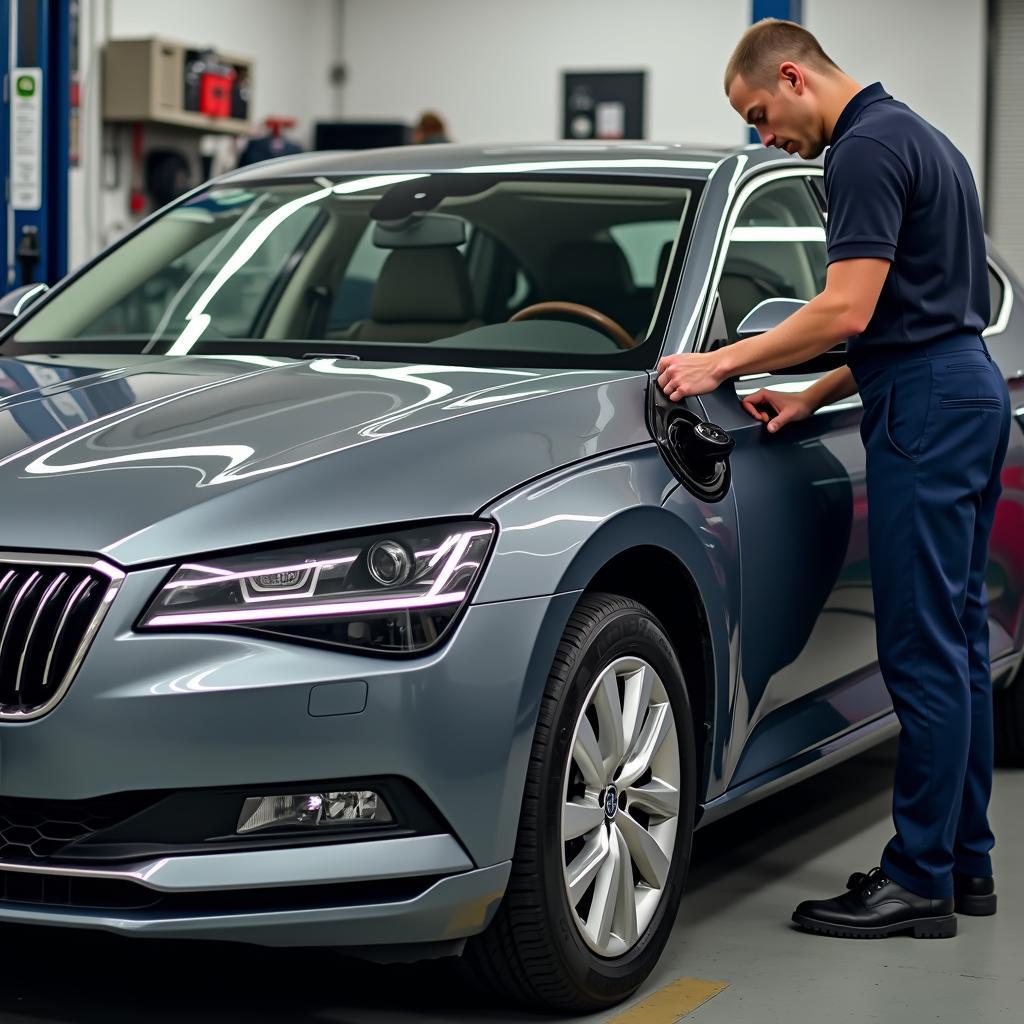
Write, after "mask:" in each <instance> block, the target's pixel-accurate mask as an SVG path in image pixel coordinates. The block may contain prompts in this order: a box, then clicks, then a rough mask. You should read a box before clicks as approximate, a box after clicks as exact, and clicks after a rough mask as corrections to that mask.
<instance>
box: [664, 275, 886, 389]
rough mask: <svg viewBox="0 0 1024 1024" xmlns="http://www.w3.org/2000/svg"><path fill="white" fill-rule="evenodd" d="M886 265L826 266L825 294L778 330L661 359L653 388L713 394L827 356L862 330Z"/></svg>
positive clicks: (883, 281) (874, 302) (874, 303)
mask: <svg viewBox="0 0 1024 1024" xmlns="http://www.w3.org/2000/svg"><path fill="white" fill-rule="evenodd" d="M890 266H891V264H890V262H889V260H886V259H874V258H871V259H845V260H840V261H837V262H835V263H832V264H830V265H829V268H828V276H827V278H826V282H825V290H824V291H823V292H822V293H821V294H820V295H818V296H816V297H815V298H813V299H811V301H810V302H808V303H807V305H806V306H803V307H802V308H801V309H799V310H797V311H796V312H795V313H794V314H793V315H792V316H791V317H788V318H787V319H786V320H785V321H784V322H783V323H781V324H779V326H778V327H774V328H772V330H770V331H766V332H765V333H764V334H762V335H759V336H758V337H756V338H746V339H744V340H743V341H737V342H734V343H733V344H732V345H727V346H726V347H725V348H721V349H717V350H716V351H714V352H698V353H686V354H683V355H676V356H665V357H664V358H663V359H662V360H661V362H660V363H659V364H658V369H659V371H660V373H659V375H658V384H659V385H660V387H661V388H662V390H663V391H664V392H665V394H666V395H668V397H669V399H671V400H672V401H673V402H675V401H678V400H679V399H680V398H685V397H687V396H688V395H703V394H706V393H707V392H708V391H714V390H715V388H717V387H718V386H719V385H720V384H721V383H722V381H724V380H726V379H727V378H729V377H738V376H741V375H743V374H747V373H763V372H766V371H771V370H779V369H782V368H783V367H786V366H794V365H796V364H797V363H802V362H804V361H805V360H808V359H812V358H813V357H814V356H817V355H820V354H821V353H822V352H827V351H828V350H829V349H830V348H833V347H834V346H835V345H838V344H839V343H840V342H841V341H845V340H846V339H847V338H850V337H852V336H853V335H856V334H860V333H861V332H862V331H863V330H864V328H865V327H867V325H868V322H869V321H870V320H871V317H872V315H873V314H874V311H875V305H876V304H877V302H878V296H879V294H880V293H881V291H882V285H883V284H884V283H885V278H886V275H887V274H888V273H889V267H890ZM824 380H828V377H826V378H824ZM851 381H852V376H851ZM822 383H824V381H820V382H819V384H822ZM855 390H856V387H854V388H853V390H852V391H850V392H849V394H853V391H855ZM822 404H824V403H822Z"/></svg>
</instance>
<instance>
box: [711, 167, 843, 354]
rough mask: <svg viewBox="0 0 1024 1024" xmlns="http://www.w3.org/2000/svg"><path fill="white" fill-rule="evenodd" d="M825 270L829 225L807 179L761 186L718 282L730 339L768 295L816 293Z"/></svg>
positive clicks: (741, 219) (744, 212)
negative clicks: (823, 220) (825, 227)
mask: <svg viewBox="0 0 1024 1024" xmlns="http://www.w3.org/2000/svg"><path fill="white" fill-rule="evenodd" d="M825 272H826V254H825V229H824V226H823V224H822V220H821V215H820V213H819V211H818V207H817V203H816V201H815V199H814V198H813V196H812V194H811V192H810V191H809V190H808V187H807V182H806V180H805V179H804V178H802V177H789V178H782V179H779V180H777V181H773V182H770V183H769V184H767V185H764V186H762V187H761V188H759V189H757V191H756V192H754V193H753V194H752V195H751V196H750V197H749V198H748V199H747V200H746V202H745V203H744V204H743V207H742V209H741V210H740V212H739V216H738V218H737V220H736V224H735V226H734V227H733V229H732V232H731V233H730V236H729V242H728V248H727V250H726V256H725V263H724V264H723V267H722V276H721V279H720V280H719V285H718V295H719V298H720V300H721V303H722V313H723V316H724V318H725V325H726V330H727V332H728V336H729V338H730V339H735V337H736V328H737V327H738V326H739V323H740V321H742V320H743V318H744V317H745V316H746V315H747V314H748V313H749V312H750V311H751V310H752V309H753V308H754V307H755V306H756V305H758V303H760V302H763V301H764V300H765V299H775V298H788V299H802V300H805V301H807V300H809V299H812V298H814V296H815V295H817V294H819V293H820V292H821V291H822V290H823V289H824V287H825Z"/></svg>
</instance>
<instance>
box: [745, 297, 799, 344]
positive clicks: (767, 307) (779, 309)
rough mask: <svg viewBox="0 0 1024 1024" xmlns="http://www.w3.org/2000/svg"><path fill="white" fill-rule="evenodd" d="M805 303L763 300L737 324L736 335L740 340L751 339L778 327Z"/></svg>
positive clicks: (786, 300) (790, 300)
mask: <svg viewBox="0 0 1024 1024" xmlns="http://www.w3.org/2000/svg"><path fill="white" fill-rule="evenodd" d="M806 305H807V303H806V302H804V301H803V300H802V299H765V300H764V301H762V302H759V303H758V304H757V305H756V306H755V307H754V308H753V309H752V310H751V311H750V312H749V313H748V314H747V315H746V316H745V317H744V318H743V319H742V320H741V321H740V323H739V326H738V327H737V328H736V334H737V335H738V336H739V337H740V338H752V337H753V336H754V335H755V334H764V332H765V331H770V330H771V329H772V328H773V327H778V326H779V324H781V323H782V321H783V320H787V319H789V317H791V316H792V315H793V314H794V313H795V312H796V311H797V310H798V309H802V308H803V307H804V306H806Z"/></svg>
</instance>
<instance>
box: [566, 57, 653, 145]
mask: <svg viewBox="0 0 1024 1024" xmlns="http://www.w3.org/2000/svg"><path fill="white" fill-rule="evenodd" d="M562 77H563V92H564V97H565V113H564V117H563V121H562V138H565V139H642V138H643V137H644V85H645V78H646V72H644V71H587V72H576V71H566V72H565V73H564V74H563V76H562Z"/></svg>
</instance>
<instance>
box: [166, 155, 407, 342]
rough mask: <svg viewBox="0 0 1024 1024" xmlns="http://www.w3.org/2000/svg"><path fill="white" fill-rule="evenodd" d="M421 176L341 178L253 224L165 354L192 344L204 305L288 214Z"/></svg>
mask: <svg viewBox="0 0 1024 1024" xmlns="http://www.w3.org/2000/svg"><path fill="white" fill-rule="evenodd" d="M423 177H426V175H425V174H422V173H421V174H384V175H376V176H374V177H371V178H356V179H355V180H354V181H345V182H341V184H338V185H329V186H327V187H326V188H320V189H317V190H316V191H315V192H310V193H309V194H307V195H304V196H299V198H298V199H293V200H292V201H291V202H290V203H285V204H284V205H283V206H281V207H280V208H278V209H277V210H275V211H274V212H273V213H272V214H270V215H269V216H268V217H266V218H265V219H264V220H263V221H261V222H260V223H259V224H257V225H256V227H255V228H253V230H252V231H251V232H250V233H249V234H248V235H247V236H246V238H245V239H244V240H243V241H242V242H241V244H240V245H239V246H238V248H237V249H236V250H235V251H234V252H233V253H232V254H231V256H229V257H228V259H227V260H226V261H225V263H224V265H223V266H222V267H221V268H220V270H218V271H217V274H216V275H215V276H214V278H213V280H212V281H211V282H210V283H209V285H208V286H207V288H206V291H204V292H203V294H202V295H200V296H199V298H198V299H196V303H195V305H194V306H193V307H192V309H191V310H190V311H189V312H188V313H187V314H186V317H185V320H186V324H185V328H184V330H182V332H181V334H180V335H179V336H178V337H177V339H176V340H175V341H174V343H173V344H172V345H171V347H170V348H169V349H168V350H167V354H168V355H169V356H182V355H185V354H186V353H188V352H190V351H191V349H192V347H193V346H194V345H195V343H196V342H197V341H198V340H199V338H200V337H201V336H202V334H203V332H204V331H205V330H206V328H207V327H209V325H210V322H211V320H212V318H211V316H210V315H209V314H208V313H207V312H206V307H207V306H208V305H209V304H210V302H211V301H213V298H214V296H215V295H216V294H217V293H218V292H219V291H220V290H221V288H223V287H224V285H226V284H227V283H228V281H230V280H231V278H233V277H234V276H235V274H237V273H238V271H239V270H241V269H242V267H244V266H245V265H246V264H247V263H248V262H249V260H251V259H252V258H253V256H255V255H256V253H257V252H258V250H259V248H260V246H262V245H263V243H264V242H265V241H266V240H267V239H268V238H270V236H271V235H272V234H273V233H274V232H275V231H276V230H277V229H278V228H279V227H280V226H281V225H282V224H283V223H284V222H285V221H286V220H287V219H288V218H289V217H291V216H293V215H294V214H296V213H298V212H299V210H301V209H303V208H304V207H306V206H309V205H310V203H318V202H320V201H321V200H323V199H326V198H327V197H328V196H330V195H351V194H353V193H355V192H364V191H367V190H368V189H374V188H386V187H387V186H388V185H396V184H398V183H399V182H402V181H410V180H412V179H413V178H423Z"/></svg>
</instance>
